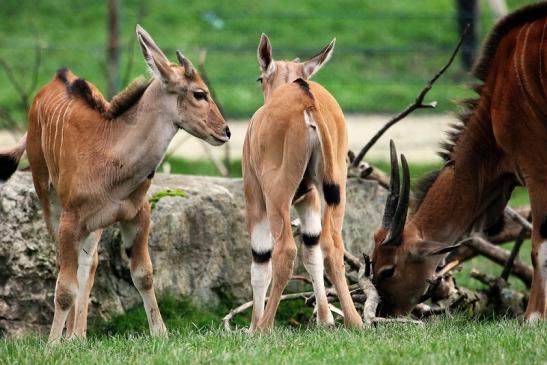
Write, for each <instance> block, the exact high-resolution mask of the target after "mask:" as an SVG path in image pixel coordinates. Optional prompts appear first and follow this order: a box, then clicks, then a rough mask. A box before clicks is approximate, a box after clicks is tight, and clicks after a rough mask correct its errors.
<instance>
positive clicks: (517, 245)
mask: <svg viewBox="0 0 547 365" xmlns="http://www.w3.org/2000/svg"><path fill="white" fill-rule="evenodd" d="M527 232H528V230H527V229H526V228H525V227H522V230H521V231H520V234H519V236H518V237H517V240H516V241H515V244H514V245H513V249H512V250H511V254H510V255H509V258H508V259H507V261H506V262H505V266H504V267H503V271H502V272H501V275H500V277H501V278H502V279H503V280H505V281H507V279H509V274H510V273H511V270H512V269H513V265H514V264H515V258H516V257H517V255H518V254H519V251H520V248H521V246H522V243H523V242H524V239H525V238H526V233H527Z"/></svg>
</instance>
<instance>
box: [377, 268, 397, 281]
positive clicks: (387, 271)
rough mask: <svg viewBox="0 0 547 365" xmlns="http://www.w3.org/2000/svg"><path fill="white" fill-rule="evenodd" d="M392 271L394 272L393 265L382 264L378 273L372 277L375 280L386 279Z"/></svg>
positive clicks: (390, 275)
mask: <svg viewBox="0 0 547 365" xmlns="http://www.w3.org/2000/svg"><path fill="white" fill-rule="evenodd" d="M394 273H395V266H394V265H388V266H384V267H382V268H381V269H380V270H379V271H378V274H376V275H374V279H376V280H377V281H378V280H382V279H387V278H390V277H392V276H393V274H394Z"/></svg>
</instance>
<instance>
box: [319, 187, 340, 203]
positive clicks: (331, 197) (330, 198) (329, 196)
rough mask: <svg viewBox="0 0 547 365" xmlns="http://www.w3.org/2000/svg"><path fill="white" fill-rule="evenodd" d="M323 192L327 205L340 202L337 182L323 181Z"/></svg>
mask: <svg viewBox="0 0 547 365" xmlns="http://www.w3.org/2000/svg"><path fill="white" fill-rule="evenodd" d="M323 194H324V195H325V201H326V202H327V204H328V205H338V204H340V186H339V185H338V184H332V183H327V182H324V183H323Z"/></svg>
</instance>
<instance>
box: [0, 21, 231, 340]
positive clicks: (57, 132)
mask: <svg viewBox="0 0 547 365" xmlns="http://www.w3.org/2000/svg"><path fill="white" fill-rule="evenodd" d="M137 38H138V40H139V43H140V45H141V48H142V52H143V55H144V59H145V60H146V63H147V64H148V67H149V68H150V71H151V73H152V75H153V78H152V80H151V81H149V82H145V83H140V84H136V85H133V86H130V87H129V88H128V89H126V90H125V91H123V92H122V93H121V94H119V95H118V96H116V97H114V98H113V100H112V101H111V102H107V101H106V100H105V99H104V98H103V97H102V96H101V94H100V93H99V91H98V90H97V89H96V88H95V87H94V86H93V85H92V84H90V83H88V82H86V81H84V80H83V79H80V78H77V77H76V76H75V75H74V74H72V73H71V72H70V71H68V70H66V69H63V70H60V71H59V72H58V73H57V75H56V76H55V78H54V79H53V80H52V81H51V82H49V83H48V84H47V85H46V86H44V87H43V88H42V89H41V90H40V91H39V92H38V94H37V95H36V98H35V99H34V102H33V104H32V107H31V109H30V112H29V126H28V132H27V135H26V136H25V137H24V138H23V140H22V141H21V142H20V143H19V145H18V146H16V147H15V148H14V149H13V150H11V151H7V152H4V153H2V154H0V169H1V172H0V177H1V178H2V179H4V180H5V179H7V178H8V177H9V176H10V175H11V174H12V173H13V172H14V171H15V169H16V167H17V164H18V162H19V159H20V158H21V155H22V154H23V152H24V151H25V148H26V151H27V155H28V159H29V163H30V168H31V171H32V177H33V180H34V186H35V188H36V193H37V194H38V197H39V199H40V202H41V205H42V209H43V215H44V219H45V221H46V224H47V227H48V230H49V232H50V234H51V235H52V236H53V237H54V238H55V240H56V241H57V243H58V266H59V276H58V278H57V285H56V288H55V314H54V317H53V324H52V326H51V332H50V335H49V340H50V341H57V340H59V339H60V338H61V336H62V332H63V328H64V327H65V321H67V317H68V322H67V326H66V328H67V336H68V337H74V336H78V337H85V335H86V328H87V306H88V301H89V294H90V291H91V287H92V286H93V281H94V276H95V270H96V268H97V263H98V253H97V243H98V242H99V239H100V236H101V232H102V229H103V228H104V227H106V226H108V225H111V224H113V223H115V222H120V224H121V231H122V239H123V242H124V247H125V249H126V252H127V253H128V256H130V258H131V267H130V269H131V277H132V279H133V283H134V284H135V286H136V288H137V289H138V291H139V293H140V294H141V296H142V299H143V302H144V307H145V309H146V315H147V317H148V323H149V326H150V332H151V333H152V334H153V335H164V334H165V333H166V329H165V326H164V324H163V321H162V318H161V314H160V312H159V309H158V304H157V302H156V297H155V294H154V288H153V277H152V262H151V261H150V256H149V253H148V231H149V226H150V206H149V204H148V200H147V197H146V192H147V190H148V188H149V186H150V182H151V179H152V177H153V176H154V172H155V170H156V168H157V166H158V164H159V163H160V162H161V160H162V158H163V156H164V154H165V151H166V149H167V146H168V145H169V142H170V141H171V139H172V138H173V137H174V135H175V134H176V133H177V131H178V130H179V129H181V128H182V129H184V130H186V131H187V132H189V133H190V134H192V135H194V136H196V137H198V138H201V139H203V140H205V141H207V142H209V143H210V144H212V145H221V144H223V143H224V142H226V141H228V139H229V137H230V132H229V129H228V127H227V126H226V122H225V121H224V119H223V118H222V116H221V114H220V112H219V110H218V108H217V106H216V105H215V103H214V101H213V100H212V99H211V97H210V95H209V92H208V89H207V85H205V84H204V82H203V81H202V80H201V78H200V76H199V75H198V73H197V72H196V70H195V69H194V67H193V66H192V64H191V62H190V61H189V60H188V59H186V58H185V57H184V56H183V55H182V53H180V52H179V51H177V58H178V61H179V63H180V65H175V64H172V63H170V62H169V61H168V59H167V57H165V55H164V54H163V52H162V51H161V50H160V49H159V48H158V46H157V45H156V44H155V43H154V41H153V40H152V38H151V37H150V35H149V34H148V33H147V32H146V31H145V30H144V29H142V28H141V27H140V26H137Z"/></svg>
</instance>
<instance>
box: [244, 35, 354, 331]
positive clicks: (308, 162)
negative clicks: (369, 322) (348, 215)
mask: <svg viewBox="0 0 547 365" xmlns="http://www.w3.org/2000/svg"><path fill="white" fill-rule="evenodd" d="M334 43H335V40H333V41H332V42H331V43H330V44H328V45H327V46H326V47H325V48H324V49H323V50H322V51H321V52H319V53H318V54H317V55H315V56H313V57H312V58H311V59H309V60H308V61H305V62H300V61H299V60H298V59H296V60H293V61H275V60H274V59H273V58H272V47H271V44H270V41H269V39H268V37H266V35H264V34H263V35H262V37H261V39H260V44H259V46H258V62H259V65H260V71H261V73H260V78H259V81H260V82H261V83H262V90H263V93H264V105H263V106H262V107H261V108H260V109H258V110H257V111H256V113H255V114H254V115H253V117H252V119H251V122H250V124H249V128H248V130H247V134H246V136H245V144H244V147H243V162H242V167H243V181H244V192H245V210H246V220H247V228H248V231H249V235H250V236H251V248H252V254H253V262H252V265H251V284H252V287H253V301H254V303H253V315H252V321H251V330H252V331H255V330H264V329H269V328H271V327H272V325H273V321H274V317H275V313H276V311H277V307H278V305H279V300H280V297H281V294H282V292H283V290H284V289H285V286H286V285H287V282H288V280H289V278H290V277H291V274H292V270H293V261H294V258H295V256H296V243H295V241H294V238H293V235H292V229H291V218H290V208H291V205H294V206H295V208H296V210H297V212H298V216H299V217H300V221H301V231H302V243H303V244H302V261H303V263H304V266H305V268H306V270H307V271H308V273H309V275H310V277H311V279H312V282H313V288H314V292H315V296H316V298H317V303H318V314H317V319H318V323H319V324H322V325H332V324H334V319H333V317H332V314H331V312H330V309H329V304H328V302H327V296H326V291H325V284H324V280H323V272H324V268H323V265H325V267H326V271H327V274H328V275H329V278H330V280H331V281H332V283H333V284H334V286H335V288H336V291H337V293H338V295H339V298H340V302H341V305H342V310H343V312H344V322H345V324H346V325H347V326H354V327H359V326H361V325H362V321H361V318H360V317H359V315H358V313H357V311H356V309H355V306H354V303H353V301H352V298H351V296H350V294H349V290H348V286H347V283H346V278H345V270H344V242H343V241H342V235H341V230H342V223H343V220H344V208H345V200H346V194H345V186H346V174H347V167H346V159H345V158H346V151H347V132H346V125H345V119H344V115H343V113H342V110H341V109H340V106H339V105H338V103H337V102H336V100H335V99H334V97H333V96H332V95H331V94H330V93H329V92H328V91H327V90H326V89H325V88H323V87H322V86H321V85H319V84H318V83H315V82H312V81H307V79H309V78H310V77H311V76H313V75H314V74H315V73H316V72H317V71H319V69H320V68H321V67H322V66H323V65H324V64H325V63H326V62H327V61H328V60H329V58H330V57H331V54H332V51H333V49H334ZM322 201H323V202H324V204H323V205H324V209H323V213H322V214H321V210H322V209H321V208H322V207H321V206H322ZM323 262H324V264H323ZM270 281H271V282H272V285H271V289H270V296H269V300H268V304H267V306H266V309H265V310H264V302H265V299H266V292H267V290H268V287H269V285H270Z"/></svg>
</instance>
